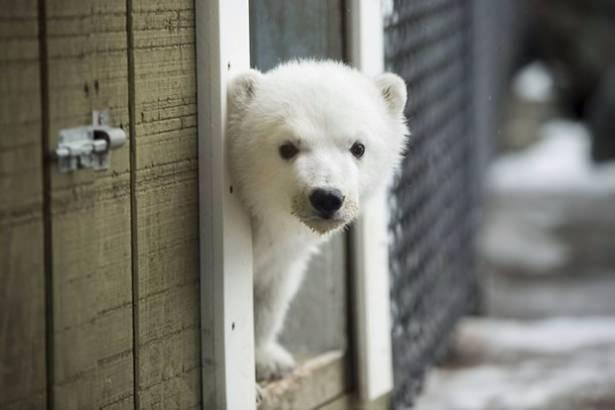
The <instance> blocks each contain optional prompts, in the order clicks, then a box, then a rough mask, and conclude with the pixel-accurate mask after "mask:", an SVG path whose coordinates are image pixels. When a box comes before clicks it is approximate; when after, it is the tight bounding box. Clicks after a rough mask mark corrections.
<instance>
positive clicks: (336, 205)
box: [310, 188, 344, 219]
mask: <svg viewBox="0 0 615 410" xmlns="http://www.w3.org/2000/svg"><path fill="white" fill-rule="evenodd" d="M310 202H311V204H312V206H313V207H314V209H315V210H317V211H318V213H319V214H320V216H321V217H323V218H325V219H329V218H331V217H332V216H333V214H334V213H335V212H336V211H337V210H338V209H340V208H341V207H342V204H343V203H344V195H342V193H341V192H340V191H339V190H337V189H321V188H317V189H315V190H313V191H312V193H311V194H310Z"/></svg>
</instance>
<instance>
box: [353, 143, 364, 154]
mask: <svg viewBox="0 0 615 410" xmlns="http://www.w3.org/2000/svg"><path fill="white" fill-rule="evenodd" d="M350 152H351V153H352V155H354V156H355V157H357V158H361V157H362V156H363V154H365V145H363V144H361V143H360V142H355V143H354V144H352V147H350Z"/></svg>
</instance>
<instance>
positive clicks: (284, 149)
mask: <svg viewBox="0 0 615 410" xmlns="http://www.w3.org/2000/svg"><path fill="white" fill-rule="evenodd" d="M298 153H299V148H297V147H296V146H295V144H293V143H292V142H285V143H284V144H282V145H280V156H281V157H282V158H283V159H285V160H287V161H288V160H289V159H293V157H294V156H295V155H297V154H298Z"/></svg>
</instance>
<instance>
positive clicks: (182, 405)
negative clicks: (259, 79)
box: [131, 0, 201, 409]
mask: <svg viewBox="0 0 615 410" xmlns="http://www.w3.org/2000/svg"><path fill="white" fill-rule="evenodd" d="M132 4H133V10H131V12H132V13H133V23H132V27H133V42H134V51H133V53H134V54H133V61H134V104H135V110H134V113H135V130H134V132H135V135H136V139H135V141H136V147H135V148H136V169H135V170H134V172H136V192H135V195H136V197H135V200H136V202H135V203H136V218H137V233H136V240H137V249H138V250H137V258H138V259H137V264H136V265H137V276H138V288H137V289H138V291H137V294H138V303H137V306H138V320H137V323H138V334H137V343H138V345H137V346H138V347H137V349H138V351H137V355H138V369H137V372H138V374H137V379H138V396H139V407H140V408H143V409H190V408H199V407H200V401H201V392H200V389H201V379H200V376H201V368H200V339H199V335H200V332H199V328H200V315H199V311H200V304H199V259H198V202H197V201H198V197H197V193H198V185H197V132H196V79H195V49H194V46H195V33H194V3H193V1H192V0H178V1H173V2H170V1H167V0H155V1H151V0H134V1H133V2H132Z"/></svg>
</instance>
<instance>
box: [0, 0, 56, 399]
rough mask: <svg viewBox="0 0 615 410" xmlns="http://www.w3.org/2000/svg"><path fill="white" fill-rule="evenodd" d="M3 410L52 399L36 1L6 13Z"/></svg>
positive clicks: (1, 200)
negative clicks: (48, 368)
mask: <svg viewBox="0 0 615 410" xmlns="http://www.w3.org/2000/svg"><path fill="white" fill-rule="evenodd" d="M0 73H1V74H0V408H1V409H15V410H16V409H43V408H45V402H46V394H45V387H46V370H45V294H44V283H45V277H44V276H45V275H44V243H43V216H42V213H43V212H42V210H43V204H42V203H43V181H42V175H43V174H42V146H41V145H42V139H41V137H42V129H41V96H40V81H39V79H40V71H39V43H38V13H37V2H36V0H10V1H5V2H3V4H2V7H1V8H0Z"/></svg>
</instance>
